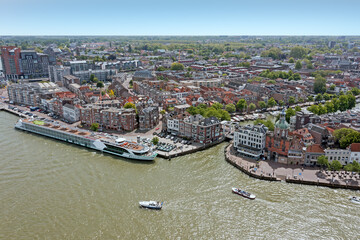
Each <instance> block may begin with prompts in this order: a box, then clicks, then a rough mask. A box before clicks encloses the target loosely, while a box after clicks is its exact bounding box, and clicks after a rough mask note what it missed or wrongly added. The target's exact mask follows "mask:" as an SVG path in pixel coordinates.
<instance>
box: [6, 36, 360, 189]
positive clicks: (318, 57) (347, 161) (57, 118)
mask: <svg viewBox="0 0 360 240" xmlns="http://www.w3.org/2000/svg"><path fill="white" fill-rule="evenodd" d="M0 45H1V47H0V48H1V64H0V65H1V68H0V87H1V89H0V93H1V100H0V101H1V102H2V105H3V108H4V109H5V108H6V109H10V110H12V111H14V112H18V113H19V114H20V115H22V116H24V117H27V118H29V119H31V118H33V119H42V120H49V121H52V122H57V123H61V124H64V125H66V126H69V127H74V128H77V129H82V130H86V131H91V132H99V133H101V134H107V135H111V136H112V135H113V136H118V137H120V136H121V137H125V138H128V139H133V140H134V141H138V142H141V141H142V142H143V143H144V144H146V145H147V146H149V147H151V148H152V149H153V150H154V151H156V152H157V153H158V155H159V156H162V157H165V158H171V157H176V156H180V155H184V154H187V153H192V152H194V151H197V150H202V149H205V148H208V147H211V146H214V145H216V144H218V143H221V142H223V141H231V146H230V147H229V149H228V152H227V153H226V154H228V155H229V159H230V155H231V156H232V157H233V162H234V163H235V162H236V161H237V160H236V159H235V158H239V159H242V160H245V161H248V162H247V163H243V162H238V163H237V164H239V166H240V165H241V166H240V167H242V168H243V169H245V170H246V171H252V172H253V173H254V174H258V175H259V176H260V175H261V176H269V177H273V176H274V175H275V173H276V172H275V171H276V169H275V167H274V166H275V165H271V164H272V163H276V164H283V165H286V166H297V167H299V168H300V167H317V169H319V168H323V169H327V171H329V172H330V171H332V172H331V174H333V173H334V172H338V174H337V175H336V176H335V175H331V174H330V173H329V172H323V171H321V172H320V171H319V172H316V173H314V174H316V175H314V176H311V177H309V178H310V179H309V181H318V182H319V181H321V178H323V180H324V181H329V182H332V183H334V182H335V181H337V182H338V183H339V184H340V185H341V184H343V185H354V186H359V185H360V184H359V179H360V176H359V174H357V175H356V174H355V172H360V108H359V107H357V106H356V105H357V103H359V96H360V90H359V89H360V38H359V37H350V36H347V37H310V36H309V37H291V36H288V37H286V36H284V37H256V36H247V37H246V36H242V37H235V36H228V37H227V36H219V37H116V36H114V37H90V36H89V37H86V36H84V37H48V38H47V37H11V36H8V37H0ZM242 160H241V161H242ZM259 162H268V163H270V165H271V166H270V167H269V169H270V170H268V171H266V168H265V167H264V168H263V169H261V172H259V170H258V171H257V169H256V168H259ZM248 163H249V164H250V163H254V168H253V169H252V170H250V168H249V166H247V167H245V166H246V164H248ZM242 164H244V165H242ZM339 171H344V172H349V173H351V174H352V175H347V177H342V175H341V173H339ZM320 174H323V177H321V176H320ZM278 175H279V176H280V175H281V174H280V173H279V174H278ZM283 175H284V176H285V177H284V178H289V175H290V178H292V179H294V178H295V177H294V173H293V172H292V173H283ZM279 176H278V177H279ZM303 176H304V174H303ZM309 176H310V175H309ZM297 178H299V175H298V176H297ZM319 178H320V180H319ZM295 179H296V178H295ZM345 180H346V181H345Z"/></svg>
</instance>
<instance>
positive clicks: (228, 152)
mask: <svg viewBox="0 0 360 240" xmlns="http://www.w3.org/2000/svg"><path fill="white" fill-rule="evenodd" d="M230 147H231V143H230V144H229V146H227V147H226V148H225V149H224V153H225V160H226V161H227V162H228V163H230V164H231V165H233V166H234V167H236V168H237V169H239V170H240V171H242V172H243V173H245V174H246V175H248V176H250V177H253V178H257V179H260V180H266V181H280V179H278V178H276V177H271V176H265V175H258V174H255V173H252V172H251V171H249V170H247V169H245V168H244V167H242V166H240V165H239V164H238V163H236V162H235V161H233V160H231V159H230V158H229V154H230ZM228 149H229V150H228Z"/></svg>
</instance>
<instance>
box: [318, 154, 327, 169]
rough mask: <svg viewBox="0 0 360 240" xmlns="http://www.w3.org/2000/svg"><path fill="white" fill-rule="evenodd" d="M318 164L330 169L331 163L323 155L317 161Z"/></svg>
mask: <svg viewBox="0 0 360 240" xmlns="http://www.w3.org/2000/svg"><path fill="white" fill-rule="evenodd" d="M317 164H318V165H320V166H322V167H324V168H325V167H329V161H328V158H327V157H326V156H325V155H321V156H320V157H318V159H317Z"/></svg>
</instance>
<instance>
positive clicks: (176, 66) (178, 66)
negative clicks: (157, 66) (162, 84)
mask: <svg viewBox="0 0 360 240" xmlns="http://www.w3.org/2000/svg"><path fill="white" fill-rule="evenodd" d="M171 70H184V65H183V64H181V63H176V62H175V63H173V64H171Z"/></svg>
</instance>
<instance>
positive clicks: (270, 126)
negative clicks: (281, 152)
mask: <svg viewBox="0 0 360 240" xmlns="http://www.w3.org/2000/svg"><path fill="white" fill-rule="evenodd" d="M254 124H255V125H256V124H264V126H265V127H267V128H268V129H269V131H274V128H275V126H274V123H273V122H272V121H271V120H266V121H265V120H262V119H256V120H255V122H254Z"/></svg>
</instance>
